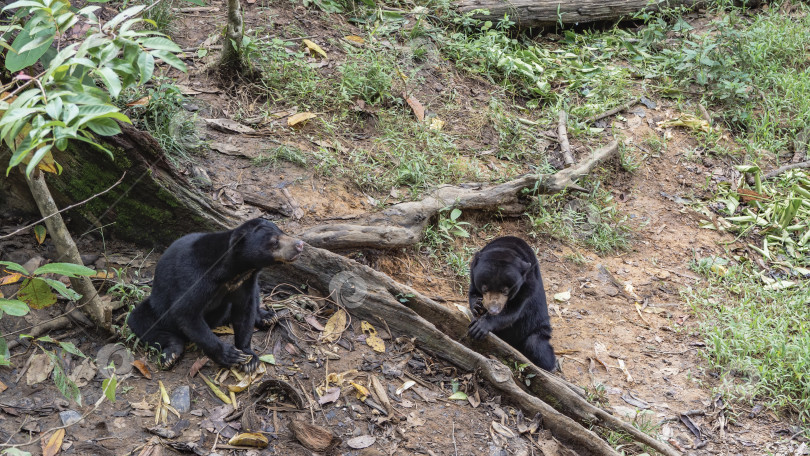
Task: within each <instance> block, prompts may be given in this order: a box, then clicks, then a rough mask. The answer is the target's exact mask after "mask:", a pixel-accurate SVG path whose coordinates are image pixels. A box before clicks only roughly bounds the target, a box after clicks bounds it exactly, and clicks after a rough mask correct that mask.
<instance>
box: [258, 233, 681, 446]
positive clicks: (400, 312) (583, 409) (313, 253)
mask: <svg viewBox="0 0 810 456" xmlns="http://www.w3.org/2000/svg"><path fill="white" fill-rule="evenodd" d="M265 275H266V277H267V278H268V279H269V280H271V281H273V282H276V283H278V282H293V283H296V284H297V283H301V282H306V283H307V284H308V285H309V286H312V287H315V288H316V289H319V290H321V291H323V292H324V294H329V293H331V294H332V297H333V298H335V299H336V301H337V302H339V303H341V304H343V305H344V306H345V307H346V308H347V310H348V311H349V313H351V314H352V315H353V316H354V317H357V318H360V319H364V320H368V321H369V322H371V323H372V324H374V323H377V322H382V321H384V322H385V324H386V325H388V327H389V328H390V329H391V330H392V331H395V332H397V333H400V334H405V335H408V336H409V337H415V338H416V340H417V344H418V345H419V346H420V347H421V348H423V349H425V350H427V351H429V352H432V353H434V354H435V355H437V356H440V357H442V358H444V359H446V360H448V361H450V362H451V363H453V364H455V365H456V366H458V367H460V368H462V369H465V370H467V371H475V372H478V373H479V374H480V375H481V378H483V379H485V380H487V381H488V382H489V383H491V384H492V385H493V386H494V387H495V388H496V389H497V390H498V391H499V392H500V393H502V394H503V395H504V396H506V397H508V398H509V399H510V400H511V401H512V402H513V403H514V404H515V405H517V406H518V407H520V408H522V409H523V411H524V412H525V415H526V416H533V415H535V414H537V413H539V414H540V415H541V416H542V418H543V426H544V427H545V428H546V429H549V430H550V431H551V432H552V434H553V435H554V436H555V437H556V438H557V439H559V440H561V441H562V442H564V443H566V444H567V445H569V446H571V447H572V448H573V449H574V450H575V451H577V454H591V455H615V454H617V453H616V452H615V451H614V450H613V449H612V448H611V447H610V446H609V445H608V444H607V443H605V442H604V441H603V440H602V439H600V438H599V437H598V436H597V435H596V434H594V433H593V432H592V431H590V430H588V429H586V428H585V427H584V426H582V425H580V424H578V422H579V423H582V424H584V425H591V424H593V425H597V426H602V427H604V428H607V429H611V430H617V431H622V432H624V433H626V434H627V435H630V436H632V437H633V438H634V439H636V440H637V441H638V442H641V443H644V444H646V445H649V446H651V447H653V448H655V449H656V450H657V451H659V452H660V453H662V454H664V455H667V456H677V455H678V454H679V453H678V452H677V451H675V450H674V449H673V448H672V447H670V446H669V445H667V444H666V443H663V442H660V441H658V440H656V439H654V438H652V437H650V436H648V435H646V434H644V433H642V432H640V431H639V430H637V429H636V428H634V427H633V426H632V425H629V424H627V423H624V422H622V421H621V420H619V419H617V418H615V417H613V416H612V415H610V414H608V413H607V412H605V411H604V410H601V409H599V408H597V407H594V406H593V405H591V404H590V403H588V402H587V401H586V400H585V399H583V398H582V397H581V396H580V395H579V394H578V392H577V388H576V387H573V386H572V385H570V384H568V383H567V382H565V381H564V380H562V379H560V378H559V377H556V376H554V375H552V374H549V373H547V372H545V371H543V370H541V369H539V368H537V367H536V366H534V365H533V364H531V362H529V361H528V360H527V359H526V358H525V357H524V356H523V355H521V354H520V353H519V352H517V351H516V350H514V349H513V348H512V347H510V346H509V345H507V344H506V343H505V342H503V341H501V340H500V339H498V338H497V337H495V336H494V335H492V334H490V335H489V336H487V337H486V338H485V339H484V341H482V342H478V343H472V341H470V340H469V338H467V337H466V332H467V326H468V323H469V322H468V321H467V320H466V317H465V316H464V315H462V314H461V313H460V312H454V311H452V310H450V309H447V308H446V307H443V306H442V305H440V304H438V303H436V302H434V301H433V300H431V299H429V298H427V297H426V296H424V295H422V294H421V293H419V292H418V291H416V290H414V289H413V288H411V287H408V286H406V285H403V284H400V283H397V282H395V281H394V280H392V279H391V278H390V277H388V276H386V275H385V274H382V273H380V272H377V271H375V270H373V269H371V268H369V267H367V266H363V265H360V264H359V263H357V262H355V261H353V260H350V259H347V258H345V257H342V256H340V255H337V254H334V253H331V252H329V251H327V250H322V249H317V248H314V247H309V246H308V247H305V248H304V253H303V254H302V256H301V258H299V259H298V260H297V261H295V262H293V263H291V264H289V265H288V266H286V267H285V268H277V269H272V268H271V269H268V270H266V271H265ZM292 277H294V279H291V278H292ZM345 290H348V292H347V293H346V294H345V295H344V293H343V291H345ZM402 301H404V303H403V302H402ZM474 349H477V350H480V351H481V352H482V353H487V354H489V355H493V356H495V357H496V358H500V359H513V360H518V361H521V362H523V363H527V364H528V365H529V367H527V369H525V370H524V373H534V374H536V377H535V379H534V381H533V382H532V387H531V390H532V392H533V393H535V395H532V394H528V393H526V392H525V391H524V390H523V389H521V388H520V387H519V386H518V385H517V383H515V381H514V379H513V377H512V373H511V371H510V370H509V368H508V367H507V366H506V365H504V364H503V363H502V362H501V361H499V360H498V359H493V358H488V357H486V356H484V355H483V354H481V353H479V352H478V351H476V350H474Z"/></svg>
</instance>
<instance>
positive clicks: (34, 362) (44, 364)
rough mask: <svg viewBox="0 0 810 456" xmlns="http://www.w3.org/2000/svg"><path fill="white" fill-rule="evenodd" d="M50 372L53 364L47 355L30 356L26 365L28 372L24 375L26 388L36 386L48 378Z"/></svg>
mask: <svg viewBox="0 0 810 456" xmlns="http://www.w3.org/2000/svg"><path fill="white" fill-rule="evenodd" d="M52 371H53V363H52V362H51V358H49V357H48V355H46V354H44V353H37V354H35V355H32V356H31V361H30V362H29V364H28V372H26V373H25V383H26V384H27V385H28V386H32V385H36V384H37V383H40V382H42V381H44V380H45V379H46V378H48V377H49V376H50V375H51V372H52Z"/></svg>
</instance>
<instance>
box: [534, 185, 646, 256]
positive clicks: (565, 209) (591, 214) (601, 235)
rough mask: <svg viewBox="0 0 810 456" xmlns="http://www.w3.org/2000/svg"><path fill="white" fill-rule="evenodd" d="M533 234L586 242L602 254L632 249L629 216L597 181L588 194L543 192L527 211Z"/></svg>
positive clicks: (572, 241) (579, 242) (567, 240)
mask: <svg viewBox="0 0 810 456" xmlns="http://www.w3.org/2000/svg"><path fill="white" fill-rule="evenodd" d="M526 215H527V216H528V218H529V223H530V224H531V234H532V235H535V236H536V235H546V236H551V237H553V238H557V239H561V240H563V241H566V242H571V243H575V244H584V245H586V246H588V247H591V248H593V249H594V250H596V251H597V252H599V253H616V252H621V251H624V250H627V249H629V248H630V244H631V235H632V232H631V230H630V225H629V222H628V219H627V216H625V215H624V214H622V213H621V212H620V211H619V210H618V209H617V207H616V205H615V203H614V202H613V195H611V194H610V192H608V191H606V190H604V189H603V188H602V186H601V185H600V184H599V183H598V182H597V183H596V184H594V185H593V189H592V190H591V191H590V192H589V193H588V194H586V195H572V194H569V193H568V192H563V193H557V194H555V195H541V196H540V197H538V200H537V202H536V203H535V204H533V205H532V206H531V207H530V210H529V211H528V212H527V214H526Z"/></svg>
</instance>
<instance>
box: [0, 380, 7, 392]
mask: <svg viewBox="0 0 810 456" xmlns="http://www.w3.org/2000/svg"><path fill="white" fill-rule="evenodd" d="M7 389H8V386H6V384H5V383H3V382H0V393H2V392H3V391H5V390H7Z"/></svg>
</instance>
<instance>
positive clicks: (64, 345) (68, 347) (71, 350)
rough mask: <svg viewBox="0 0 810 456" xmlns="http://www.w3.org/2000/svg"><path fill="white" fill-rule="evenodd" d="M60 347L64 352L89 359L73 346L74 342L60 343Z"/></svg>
mask: <svg viewBox="0 0 810 456" xmlns="http://www.w3.org/2000/svg"><path fill="white" fill-rule="evenodd" d="M59 346H60V347H62V350H64V351H66V352H68V353H71V354H74V355H76V356H80V357H82V358H87V355H85V354H84V353H82V351H81V350H79V349H78V348H76V346H75V345H73V342H59Z"/></svg>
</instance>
